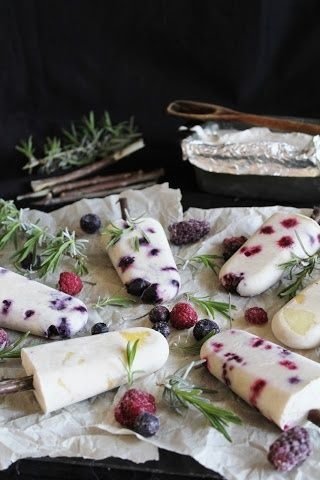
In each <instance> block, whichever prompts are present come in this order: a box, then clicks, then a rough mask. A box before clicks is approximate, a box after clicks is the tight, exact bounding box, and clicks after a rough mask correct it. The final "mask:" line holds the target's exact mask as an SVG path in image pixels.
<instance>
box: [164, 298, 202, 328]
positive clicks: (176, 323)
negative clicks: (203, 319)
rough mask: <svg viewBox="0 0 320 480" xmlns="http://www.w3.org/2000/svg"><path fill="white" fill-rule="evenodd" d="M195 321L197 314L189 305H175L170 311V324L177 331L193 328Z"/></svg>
mask: <svg viewBox="0 0 320 480" xmlns="http://www.w3.org/2000/svg"><path fill="white" fill-rule="evenodd" d="M197 321H198V315H197V312H196V311H195V310H194V308H193V307H192V306H191V305H190V304H189V303H182V302H181V303H177V304H176V305H175V306H174V307H173V309H172V310H171V313H170V322H171V325H172V326H173V327H174V328H176V329H177V330H183V329H184V328H190V327H193V326H194V325H195V323H196V322H197Z"/></svg>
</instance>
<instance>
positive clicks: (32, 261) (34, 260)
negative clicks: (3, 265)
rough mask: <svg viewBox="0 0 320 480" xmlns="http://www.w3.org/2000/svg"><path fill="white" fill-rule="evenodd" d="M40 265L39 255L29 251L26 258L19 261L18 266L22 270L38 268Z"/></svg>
mask: <svg viewBox="0 0 320 480" xmlns="http://www.w3.org/2000/svg"><path fill="white" fill-rule="evenodd" d="M40 266H41V257H40V255H36V256H34V255H33V254H32V253H29V255H27V256H26V258H25V259H24V260H22V262H20V267H21V268H23V269H24V270H39V268H40Z"/></svg>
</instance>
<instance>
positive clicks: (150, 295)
mask: <svg viewBox="0 0 320 480" xmlns="http://www.w3.org/2000/svg"><path fill="white" fill-rule="evenodd" d="M158 286H159V284H158V283H151V285H149V287H147V288H146V289H145V290H144V291H143V294H142V295H141V300H142V301H143V302H144V303H161V302H162V298H161V297H159V294H158Z"/></svg>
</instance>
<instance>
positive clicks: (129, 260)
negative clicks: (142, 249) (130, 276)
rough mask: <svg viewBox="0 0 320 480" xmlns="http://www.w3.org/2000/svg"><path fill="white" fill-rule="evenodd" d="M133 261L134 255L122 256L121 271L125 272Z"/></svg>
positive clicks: (119, 265) (119, 264)
mask: <svg viewBox="0 0 320 480" xmlns="http://www.w3.org/2000/svg"><path fill="white" fill-rule="evenodd" d="M133 262H134V257H130V256H129V255H126V256H124V257H121V258H120V261H119V263H118V267H119V268H120V269H121V272H122V273H123V272H125V271H126V270H127V269H128V268H129V267H130V265H132V264H133Z"/></svg>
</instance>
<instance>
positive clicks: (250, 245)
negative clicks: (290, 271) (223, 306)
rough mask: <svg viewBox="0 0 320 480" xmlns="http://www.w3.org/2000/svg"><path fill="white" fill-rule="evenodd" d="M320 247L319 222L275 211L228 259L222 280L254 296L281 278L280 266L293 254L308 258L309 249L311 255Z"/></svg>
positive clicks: (220, 275)
mask: <svg viewBox="0 0 320 480" xmlns="http://www.w3.org/2000/svg"><path fill="white" fill-rule="evenodd" d="M300 242H301V243H300ZM302 246H303V247H302ZM319 247H320V226H319V225H318V223H316V222H315V221H314V220H312V219H311V218H309V217H306V216H304V215H300V214H296V213H275V214H274V215H272V216H271V217H270V218H269V219H268V220H267V221H266V222H265V223H263V225H262V226H261V227H260V228H259V229H258V230H257V232H256V233H255V234H254V235H253V236H252V237H251V238H249V240H247V242H246V243H245V244H244V245H243V246H242V247H241V248H240V249H239V250H238V251H237V252H236V253H235V254H234V255H233V256H232V257H231V258H230V259H229V260H227V262H226V263H225V264H224V265H223V266H222V268H221V270H220V272H219V280H220V282H221V283H222V285H223V286H224V287H225V288H226V289H227V290H228V291H230V292H236V293H238V294H239V295H241V296H243V297H252V296H254V295H258V294H259V293H262V292H264V291H265V290H267V289H268V288H270V287H272V285H274V284H275V283H276V282H277V281H278V280H280V278H281V276H282V274H283V269H282V268H281V267H280V266H279V265H280V264H282V263H285V262H287V261H288V260H290V259H291V256H292V255H293V254H294V255H297V256H299V257H300V258H306V257H307V254H306V252H308V254H310V255H312V254H314V253H315V252H316V251H317V250H318V249H319Z"/></svg>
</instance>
